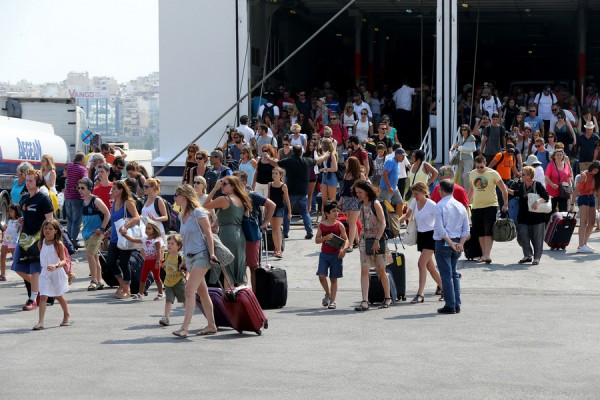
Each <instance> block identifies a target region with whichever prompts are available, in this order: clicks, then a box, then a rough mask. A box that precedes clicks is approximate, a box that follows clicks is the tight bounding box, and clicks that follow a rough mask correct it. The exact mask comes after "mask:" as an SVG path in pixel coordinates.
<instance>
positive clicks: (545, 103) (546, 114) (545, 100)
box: [535, 93, 556, 121]
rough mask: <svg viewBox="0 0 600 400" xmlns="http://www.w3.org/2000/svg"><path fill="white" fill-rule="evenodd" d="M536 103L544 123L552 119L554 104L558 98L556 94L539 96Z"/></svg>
mask: <svg viewBox="0 0 600 400" xmlns="http://www.w3.org/2000/svg"><path fill="white" fill-rule="evenodd" d="M535 102H536V103H537V105H538V116H540V117H542V119H543V120H544V121H547V120H550V119H551V118H552V104H554V103H556V96H555V95H554V93H550V94H549V95H545V94H543V93H542V94H537V95H536V96H535Z"/></svg>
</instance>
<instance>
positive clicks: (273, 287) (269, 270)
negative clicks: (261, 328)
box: [255, 244, 288, 309]
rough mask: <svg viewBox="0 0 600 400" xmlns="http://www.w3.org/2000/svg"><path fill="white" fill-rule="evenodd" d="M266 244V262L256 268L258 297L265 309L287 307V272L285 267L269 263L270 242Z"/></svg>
mask: <svg viewBox="0 0 600 400" xmlns="http://www.w3.org/2000/svg"><path fill="white" fill-rule="evenodd" d="M266 246H267V247H266V248H265V251H264V254H265V262H264V264H263V263H261V264H262V265H261V267H260V268H258V269H257V270H256V290H255V292H256V298H257V299H258V303H259V304H260V306H261V307H262V308H263V309H270V308H281V307H285V304H286V303H287V295H288V283H287V273H286V272H285V270H284V269H282V268H276V267H273V266H271V265H270V264H269V260H268V244H266ZM261 254H262V251H261Z"/></svg>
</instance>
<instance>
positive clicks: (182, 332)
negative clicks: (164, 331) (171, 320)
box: [172, 329, 188, 339]
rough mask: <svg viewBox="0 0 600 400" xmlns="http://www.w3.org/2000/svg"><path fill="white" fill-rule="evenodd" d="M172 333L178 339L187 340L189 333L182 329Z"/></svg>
mask: <svg viewBox="0 0 600 400" xmlns="http://www.w3.org/2000/svg"><path fill="white" fill-rule="evenodd" d="M184 332H185V333H184ZM172 333H173V335H175V336H177V337H178V338H182V339H185V338H187V337H188V332H187V331H186V330H185V329H180V330H178V331H173V332H172Z"/></svg>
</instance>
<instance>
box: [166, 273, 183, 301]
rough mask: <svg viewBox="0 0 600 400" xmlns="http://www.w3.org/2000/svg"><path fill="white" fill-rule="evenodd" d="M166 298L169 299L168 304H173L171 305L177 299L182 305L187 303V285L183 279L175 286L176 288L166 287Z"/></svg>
mask: <svg viewBox="0 0 600 400" xmlns="http://www.w3.org/2000/svg"><path fill="white" fill-rule="evenodd" d="M165 296H166V298H167V302H171V304H173V303H175V298H177V301H178V302H180V303H184V302H185V283H183V279H181V280H180V281H179V282H177V283H176V284H175V286H172V287H171V286H165Z"/></svg>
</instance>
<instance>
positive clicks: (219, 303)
mask: <svg viewBox="0 0 600 400" xmlns="http://www.w3.org/2000/svg"><path fill="white" fill-rule="evenodd" d="M208 295H209V296H210V299H211V300H212V304H213V314H214V316H215V324H216V325H217V327H226V328H231V321H230V320H229V314H227V310H225V303H224V302H223V289H221V288H214V287H211V288H208ZM196 305H197V306H198V308H199V309H200V311H202V314H204V309H203V308H202V302H201V301H200V296H199V295H198V293H196ZM204 315H206V314H204Z"/></svg>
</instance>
